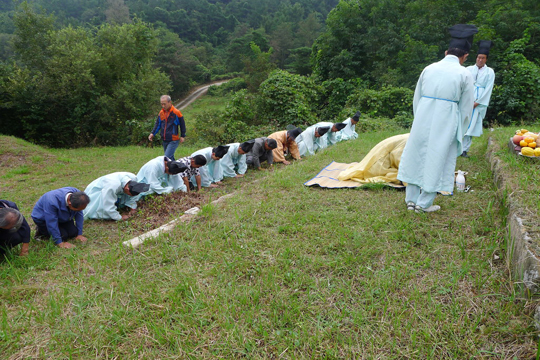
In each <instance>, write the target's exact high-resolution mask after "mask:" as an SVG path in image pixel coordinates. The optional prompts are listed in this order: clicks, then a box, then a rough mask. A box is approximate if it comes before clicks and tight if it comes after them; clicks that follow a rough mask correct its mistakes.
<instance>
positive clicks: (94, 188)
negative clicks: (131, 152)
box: [83, 172, 137, 221]
mask: <svg viewBox="0 0 540 360" xmlns="http://www.w3.org/2000/svg"><path fill="white" fill-rule="evenodd" d="M132 180H135V181H136V180H137V176H135V174H132V173H129V172H115V173H112V174H108V175H105V176H102V177H100V178H98V179H96V180H94V181H92V182H91V183H90V184H89V185H88V186H87V187H86V189H85V190H84V192H85V193H86V195H88V196H89V197H90V203H89V204H88V206H86V209H84V211H83V215H84V219H85V220H86V219H105V220H117V221H118V220H122V215H120V213H119V212H118V209H119V208H121V207H123V206H127V207H129V208H131V209H136V208H137V201H136V200H137V197H136V196H129V195H127V194H126V193H124V186H126V184H127V183H128V182H130V181H132Z"/></svg>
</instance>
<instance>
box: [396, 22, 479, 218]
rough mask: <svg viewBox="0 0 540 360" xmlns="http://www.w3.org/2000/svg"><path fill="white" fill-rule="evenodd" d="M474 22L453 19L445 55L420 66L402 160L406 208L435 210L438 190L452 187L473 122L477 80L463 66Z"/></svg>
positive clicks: (470, 42)
mask: <svg viewBox="0 0 540 360" xmlns="http://www.w3.org/2000/svg"><path fill="white" fill-rule="evenodd" d="M477 32H478V30H477V28H476V27H475V26H474V25H463V24H459V25H454V26H453V27H451V28H450V35H451V36H452V40H451V41H450V45H449V47H448V50H447V51H446V56H445V58H444V59H443V60H441V61H439V62H437V63H434V64H431V65H429V66H428V67H426V68H425V69H424V71H422V74H421V75H420V78H419V79H418V83H417V84H416V89H415V92H414V100H413V111H414V121H413V124H412V128H411V133H410V136H409V140H408V141H407V145H406V146H405V149H404V150H403V155H402V157H401V163H400V165H399V171H398V179H399V180H401V181H402V182H404V183H407V189H406V195H405V202H406V204H407V210H414V211H415V212H418V213H422V212H433V211H437V210H440V208H441V207H440V206H439V205H433V200H434V199H435V195H436V194H437V191H446V192H452V190H453V188H454V171H455V168H456V160H457V156H458V155H460V154H461V151H462V150H461V149H462V147H461V146H462V145H461V144H462V141H463V136H464V135H465V131H466V130H467V127H468V126H469V121H470V116H471V114H472V110H473V103H474V86H473V84H474V80H473V77H472V75H471V73H470V72H469V71H468V70H467V69H466V68H464V67H463V66H462V64H463V62H464V61H465V60H466V59H467V56H468V55H469V50H470V49H471V44H472V40H473V36H474V34H476V33H477Z"/></svg>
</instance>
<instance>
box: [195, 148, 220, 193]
mask: <svg viewBox="0 0 540 360" xmlns="http://www.w3.org/2000/svg"><path fill="white" fill-rule="evenodd" d="M228 150H229V147H228V146H225V145H219V146H217V147H215V148H211V147H207V148H204V149H201V150H198V151H195V152H194V153H193V154H191V156H192V157H195V156H197V155H202V156H204V158H205V159H206V165H204V166H201V168H200V169H199V172H200V176H201V186H202V187H212V188H213V187H217V186H218V184H221V180H223V171H222V170H221V165H219V161H220V160H221V158H222V157H223V156H225V154H226V153H227V151H228ZM190 181H191V183H192V184H193V186H195V185H196V179H195V177H193V176H192V177H191V179H190Z"/></svg>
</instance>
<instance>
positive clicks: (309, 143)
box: [296, 125, 330, 156]
mask: <svg viewBox="0 0 540 360" xmlns="http://www.w3.org/2000/svg"><path fill="white" fill-rule="evenodd" d="M329 130H330V126H317V125H312V126H310V127H308V128H307V129H306V130H304V131H303V132H302V133H301V134H300V135H299V136H298V137H297V138H296V143H297V144H298V151H299V152H300V156H304V155H306V156H307V155H315V152H316V151H318V150H319V149H324V148H325V147H326V146H327V145H326V136H325V135H326V133H327V132H328V131H329Z"/></svg>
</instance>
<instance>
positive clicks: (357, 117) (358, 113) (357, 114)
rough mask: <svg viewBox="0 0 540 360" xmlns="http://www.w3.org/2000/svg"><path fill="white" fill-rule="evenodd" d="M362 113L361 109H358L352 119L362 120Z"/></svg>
mask: <svg viewBox="0 0 540 360" xmlns="http://www.w3.org/2000/svg"><path fill="white" fill-rule="evenodd" d="M360 115H362V114H361V113H360V111H357V112H356V114H354V116H353V117H352V119H353V120H354V121H355V122H358V120H360Z"/></svg>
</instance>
